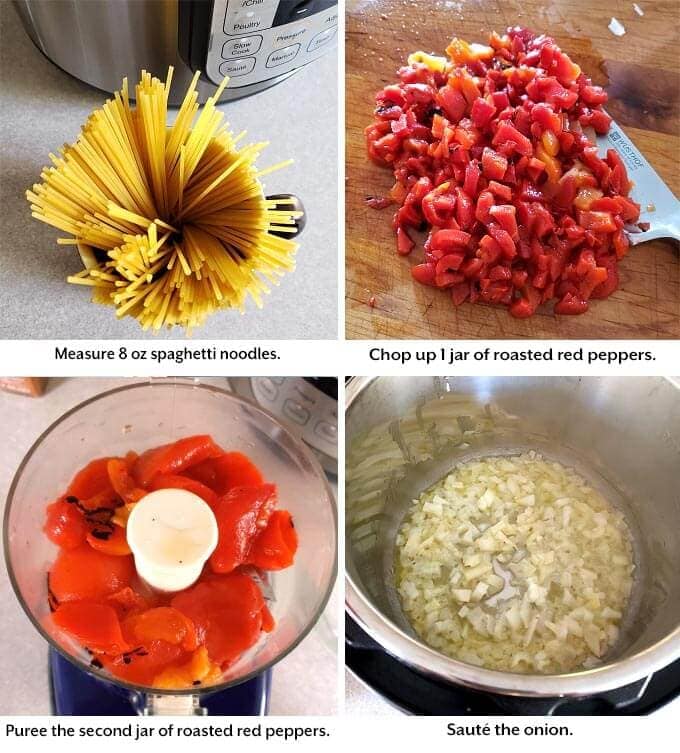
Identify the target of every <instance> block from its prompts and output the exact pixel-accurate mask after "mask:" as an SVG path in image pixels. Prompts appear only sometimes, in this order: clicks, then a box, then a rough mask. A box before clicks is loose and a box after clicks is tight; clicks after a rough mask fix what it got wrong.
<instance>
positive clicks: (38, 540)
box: [4, 380, 337, 713]
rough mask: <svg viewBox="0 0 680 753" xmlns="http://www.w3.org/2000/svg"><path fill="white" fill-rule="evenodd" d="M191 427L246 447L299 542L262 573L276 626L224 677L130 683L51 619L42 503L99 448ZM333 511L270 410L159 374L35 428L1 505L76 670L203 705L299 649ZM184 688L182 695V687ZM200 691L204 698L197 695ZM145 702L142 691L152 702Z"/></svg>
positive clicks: (319, 475) (326, 562) (36, 601)
mask: <svg viewBox="0 0 680 753" xmlns="http://www.w3.org/2000/svg"><path fill="white" fill-rule="evenodd" d="M192 434H210V435H211V436H212V437H213V439H214V440H215V442H217V443H218V444H219V445H221V446H222V447H224V448H225V449H227V450H238V451H241V452H243V453H245V454H246V455H248V456H249V457H250V458H251V459H252V461H253V462H254V463H255V464H256V465H257V467H258V468H259V469H260V470H261V472H262V474H263V476H264V477H265V479H266V480H267V481H269V482H272V483H274V484H276V485H277V487H278V496H279V501H280V505H281V507H284V508H286V509H287V510H289V511H290V513H291V515H292V516H293V520H294V521H295V527H296V530H297V533H298V539H299V547H298V551H297V554H296V557H295V562H294V564H293V565H292V566H291V567H289V568H288V569H285V570H281V571H277V572H271V573H267V575H266V578H265V582H264V585H263V593H264V595H265V598H266V599H267V603H268V606H269V608H270V610H271V612H272V614H273V616H274V619H275V620H276V627H275V628H274V630H273V632H271V633H269V634H262V636H261V638H260V640H259V642H258V643H257V644H256V645H255V646H253V647H252V648H251V649H249V650H248V651H247V652H245V653H244V654H243V655H242V656H241V657H240V659H239V660H238V661H237V662H235V663H234V664H233V665H232V666H230V667H229V668H228V669H227V670H226V671H225V672H224V674H223V676H222V677H221V680H220V682H219V683H218V684H215V685H211V686H206V687H201V688H200V689H198V690H197V689H196V688H191V689H187V690H173V691H166V690H163V691H159V690H154V689H152V688H149V687H143V686H136V685H132V684H129V683H126V682H124V681H122V680H120V679H118V678H116V677H113V676H112V675H110V674H109V673H108V672H106V670H102V669H97V668H95V667H92V666H91V665H90V659H91V657H90V656H89V655H88V654H87V653H86V652H85V650H84V649H83V648H82V647H80V646H79V645H76V644H75V643H73V642H71V641H69V640H68V639H67V638H65V637H63V636H55V635H51V634H49V633H48V631H46V629H45V627H44V622H45V618H46V617H47V615H48V614H49V606H48V599H47V596H48V594H47V571H48V570H49V568H50V565H51V563H52V562H53V561H54V558H55V556H56V554H57V547H56V546H55V545H54V544H52V543H51V542H50V541H49V539H48V538H47V536H46V535H45V534H44V532H43V530H42V527H43V524H44V519H45V507H46V505H47V504H48V503H49V502H51V501H52V500H54V499H56V498H57V497H58V496H59V494H60V493H62V492H63V490H64V489H65V488H66V487H67V485H68V483H69V481H70V479H71V478H72V477H73V475H74V474H75V473H76V471H78V470H79V469H80V468H82V467H83V466H84V465H85V464H86V463H88V462H89V461H90V460H92V459H93V458H96V457H102V456H108V455H119V456H120V455H124V454H125V453H126V452H128V451H130V450H134V451H136V452H142V451H144V450H146V449H148V448H150V447H154V446H157V445H161V444H166V443H169V442H172V441H175V440H177V439H179V438H181V437H185V436H188V435H192ZM336 531H337V512H336V506H335V500H334V497H333V494H332V492H331V490H330V489H329V487H328V484H327V482H326V478H325V476H324V474H323V471H322V470H321V468H320V466H319V464H318V462H317V461H316V459H315V458H314V457H313V455H312V454H311V453H310V452H309V450H308V449H307V448H306V447H305V446H304V445H303V444H302V443H301V442H300V441H299V440H298V439H296V438H295V437H294V436H293V435H291V434H290V433H289V432H288V431H287V430H286V429H285V428H284V427H283V426H282V425H281V424H280V423H279V422H278V421H277V420H276V419H275V418H274V417H273V416H271V415H270V414H269V413H267V412H266V411H264V410H262V408H260V407H259V406H256V405H254V404H252V403H250V402H248V401H246V400H244V399H242V398H240V397H238V396H236V395H234V394H232V393H229V392H226V391H224V390H222V389H219V388H216V387H212V386H208V385H203V384H200V383H196V382H192V381H175V380H155V381H151V382H146V383H139V384H130V385H127V386H125V387H121V388H118V389H114V390H111V391H109V392H104V393H102V394H101V395H97V396H96V397H94V398H92V399H90V400H87V401H86V402H84V403H82V404H80V405H78V406H77V407H75V408H73V409H72V410H70V411H68V412H67V413H65V414H64V415H63V416H61V418H59V419H58V420H57V421H55V422H54V423H53V424H52V426H50V427H49V428H48V429H47V430H46V431H45V432H44V433H43V434H42V436H40V437H39V438H38V439H37V440H36V442H35V443H34V445H33V446H32V447H31V449H30V450H29V452H28V454H27V455H26V457H25V458H24V460H23V462H22V463H21V465H20V467H19V469H18V470H17V472H16V475H15V477H14V481H13V483H12V486H11V488H10V492H9V498H8V501H7V506H6V510H5V521H4V546H5V556H6V559H7V568H8V571H9V575H10V579H11V581H12V584H13V586H14V590H15V592H16V594H17V597H18V599H19V601H20V603H21V605H22V606H23V608H24V610H25V611H26V614H27V615H28V617H29V618H30V620H31V621H32V623H33V625H34V626H35V628H36V629H37V630H38V631H40V633H41V634H42V635H43V637H44V638H45V639H46V640H47V641H48V642H49V643H50V644H51V645H52V646H54V647H55V648H56V649H57V650H58V651H59V652H60V653H61V654H62V655H64V656H65V657H66V658H67V659H69V660H70V661H71V662H73V663H74V664H76V665H77V666H78V667H79V668H80V669H82V670H83V671H85V672H88V673H90V674H92V675H95V676H97V677H99V678H102V679H103V680H106V681H108V682H110V683H113V684H115V685H117V686H121V687H124V688H127V689H129V690H130V691H131V692H133V693H137V694H143V697H144V698H147V699H151V700H150V701H149V703H148V704H147V705H146V706H145V707H144V708H141V709H140V712H143V713H162V708H163V699H165V700H166V704H165V705H166V706H168V705H170V706H171V708H172V710H173V711H174V712H175V713H179V710H180V709H182V708H184V709H187V710H189V711H190V713H196V710H197V709H198V708H199V701H197V700H196V699H197V697H199V696H200V695H202V694H209V693H214V692H217V691H220V690H224V689H226V688H228V687H230V686H233V685H237V684H238V683H241V682H244V681H246V680H248V679H249V678H251V677H253V676H255V675H257V674H259V673H261V672H264V671H265V670H267V669H268V668H269V667H271V666H272V665H273V664H274V663H275V662H277V661H279V660H280V659H282V658H283V657H284V656H286V654H288V653H289V652H290V651H292V650H293V649H294V648H295V647H296V646H297V645H298V643H300V641H302V639H303V638H304V637H305V636H306V635H307V633H308V632H309V631H310V630H311V628H312V627H313V626H314V624H315V623H316V621H317V619H318V618H319V617H320V615H321V613H322V612H323V609H324V607H325V605H326V602H327V600H328V597H329V595H330V592H331V589H332V587H333V583H334V581H335V575H336V557H337V555H336V550H337V545H336V541H337V534H336ZM180 696H186V697H187V698H186V699H185V701H186V702H184V703H183V702H182V701H180V700H178V698H177V697H180ZM199 700H200V699H199ZM145 703H146V701H145Z"/></svg>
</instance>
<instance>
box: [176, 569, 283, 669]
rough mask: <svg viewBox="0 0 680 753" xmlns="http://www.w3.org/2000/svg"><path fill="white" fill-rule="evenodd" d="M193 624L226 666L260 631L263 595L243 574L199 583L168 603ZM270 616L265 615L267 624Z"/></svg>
mask: <svg viewBox="0 0 680 753" xmlns="http://www.w3.org/2000/svg"><path fill="white" fill-rule="evenodd" d="M171 604H172V606H173V607H174V608H175V609H179V611H180V612H183V613H184V614H185V615H187V616H188V617H189V618H190V619H191V620H192V621H193V623H194V625H195V626H196V630H197V633H198V636H199V642H200V643H204V644H205V646H206V648H207V649H208V654H209V656H210V658H211V659H212V661H214V662H217V663H219V664H221V665H222V666H226V665H229V664H231V663H233V662H234V661H236V659H238V657H239V656H240V655H241V654H242V653H243V652H244V651H246V650H247V649H249V648H250V647H251V646H252V645H254V644H255V643H256V642H257V640H258V638H259V636H260V633H261V631H262V626H263V611H264V610H265V609H266V606H265V603H264V598H263V597H262V593H261V592H260V589H259V587H258V586H257V584H256V583H255V581H254V580H253V579H252V578H250V577H249V576H248V575H246V574H245V573H230V574H229V575H223V576H217V577H212V578H209V579H207V580H205V581H202V582H199V583H197V584H196V585H194V586H192V587H191V588H189V589H187V590H186V591H183V592H182V593H179V594H177V595H176V596H175V597H174V598H173V599H172V602H171ZM270 618H271V615H268V618H267V624H268V626H269V620H270Z"/></svg>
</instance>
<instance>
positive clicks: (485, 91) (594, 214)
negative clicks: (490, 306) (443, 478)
mask: <svg viewBox="0 0 680 753" xmlns="http://www.w3.org/2000/svg"><path fill="white" fill-rule="evenodd" d="M447 54H448V56H449V59H445V58H443V57H436V56H433V55H427V54H425V53H422V52H418V53H414V54H413V55H411V56H410V57H409V60H408V63H409V64H408V65H407V66H405V67H403V68H401V69H400V70H399V79H400V80H399V82H398V83H396V84H393V85H390V86H386V87H385V88H384V89H383V90H382V91H380V92H378V94H377V96H376V100H377V109H376V111H375V121H374V123H373V124H372V125H370V126H369V127H368V128H367V129H366V138H367V143H368V151H369V154H370V156H371V158H372V159H373V160H375V161H376V162H377V163H378V164H380V165H383V166H388V167H390V168H391V169H392V170H393V171H394V177H395V179H396V182H395V184H394V186H393V188H392V190H391V192H390V200H391V201H392V202H394V203H395V204H397V205H398V206H399V209H398V210H397V212H396V214H395V216H394V228H395V230H396V235H397V250H398V252H399V253H400V254H403V255H406V254H409V253H410V252H411V251H412V249H413V248H414V246H415V242H414V240H413V238H412V233H413V231H414V230H421V229H426V230H427V231H428V237H427V240H426V242H425V258H424V261H423V262H422V263H418V264H416V265H415V266H413V267H412V274H413V277H414V278H415V279H416V280H417V281H418V282H421V283H424V284H426V285H433V286H436V287H439V288H445V289H448V290H449V291H450V295H451V297H452V299H453V302H454V304H456V305H458V304H461V303H463V302H464V301H468V300H469V301H472V302H475V301H478V300H479V301H484V302H486V303H496V304H501V305H504V306H507V307H508V309H509V310H510V313H511V314H512V315H513V316H516V317H528V316H531V315H532V314H533V313H534V311H535V310H536V308H537V307H538V306H539V305H540V304H541V303H544V302H548V301H552V300H555V301H556V303H555V306H554V310H555V313H557V314H581V313H583V312H584V311H586V310H587V309H588V302H589V300H591V299H592V298H605V297H607V296H608V295H610V294H611V293H612V292H613V291H614V290H615V289H616V287H617V285H618V271H617V266H618V261H619V260H620V259H621V258H622V257H623V256H624V255H625V253H626V251H627V250H628V245H629V244H628V238H627V236H626V233H625V232H624V229H623V228H624V225H626V224H627V223H635V222H636V221H637V219H638V217H639V210H640V207H639V205H638V204H636V203H635V202H633V201H631V199H629V198H628V193H629V191H630V188H631V184H630V182H629V180H628V176H627V174H626V168H625V166H624V164H623V162H622V160H621V158H620V157H619V155H618V154H617V153H616V152H615V151H613V150H609V151H608V152H607V155H606V157H605V158H604V159H601V158H600V157H599V156H598V153H597V149H596V147H595V145H594V144H593V143H592V141H591V140H590V139H589V138H588V136H587V133H586V132H587V131H588V130H590V129H593V130H594V131H595V132H597V133H600V134H602V133H606V132H607V131H608V129H609V124H610V118H609V116H608V115H607V114H606V113H605V112H604V111H603V110H602V107H601V106H602V104H603V103H604V102H606V100H607V95H606V93H605V92H604V91H603V90H602V89H601V88H600V87H599V86H594V85H593V84H592V83H591V81H590V79H589V78H587V77H586V76H585V75H584V74H583V73H582V72H581V69H580V68H579V66H578V65H576V63H574V62H573V61H572V60H570V59H569V57H568V56H567V55H566V54H565V53H564V52H562V51H561V50H560V49H559V47H557V45H556V44H555V42H554V41H553V40H552V39H551V38H550V37H547V36H544V35H541V36H536V35H535V34H533V33H532V32H530V31H528V30H527V29H522V28H517V27H515V28H511V29H508V31H507V33H506V34H504V35H503V36H499V35H498V34H496V33H495V32H494V33H492V34H491V35H490V37H489V44H488V45H481V44H468V43H467V42H464V41H462V40H460V39H454V40H453V41H452V42H451V44H450V45H449V47H448V48H447ZM584 129H585V131H584ZM386 203H388V202H382V201H381V200H369V204H373V205H374V206H377V207H381V206H385V204H386Z"/></svg>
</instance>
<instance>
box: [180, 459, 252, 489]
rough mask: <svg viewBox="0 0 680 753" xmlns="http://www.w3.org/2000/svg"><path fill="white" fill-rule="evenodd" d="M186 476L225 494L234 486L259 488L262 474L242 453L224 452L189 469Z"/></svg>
mask: <svg viewBox="0 0 680 753" xmlns="http://www.w3.org/2000/svg"><path fill="white" fill-rule="evenodd" d="M187 476H189V477H191V478H193V479H196V480H197V481H200V482H201V483H202V484H205V485H206V486H209V487H210V488H211V489H212V490H213V491H214V492H216V493H217V494H226V492H228V491H229V490H230V489H233V488H234V487H236V486H260V485H261V484H263V483H264V479H263V478H262V474H261V473H260V471H259V470H258V469H257V467H256V466H255V464H254V463H253V462H252V461H251V460H250V458H248V457H247V455H244V454H243V453H242V452H225V453H224V455H222V456H221V457H218V458H211V459H210V460H205V461H204V462H202V463H200V464H199V465H196V466H194V467H193V468H191V469H189V471H188V472H187Z"/></svg>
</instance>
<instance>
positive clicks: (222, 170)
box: [26, 68, 300, 330]
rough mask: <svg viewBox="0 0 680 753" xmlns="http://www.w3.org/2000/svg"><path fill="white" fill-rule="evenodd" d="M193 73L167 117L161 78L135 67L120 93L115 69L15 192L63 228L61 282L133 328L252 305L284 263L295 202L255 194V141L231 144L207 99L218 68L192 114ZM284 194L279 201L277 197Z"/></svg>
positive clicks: (195, 319) (185, 321) (292, 247)
mask: <svg viewBox="0 0 680 753" xmlns="http://www.w3.org/2000/svg"><path fill="white" fill-rule="evenodd" d="M198 76H199V74H198V73H196V75H195V77H194V79H193V81H192V83H191V85H190V87H189V90H188V91H187V94H186V97H185V98H184V101H183V103H182V105H181V107H180V109H179V112H178V113H177V119H176V121H175V123H174V125H172V126H168V125H166V117H167V107H168V95H169V92H170V84H171V80H172V68H171V69H170V70H169V71H168V77H167V80H166V81H165V82H163V81H160V80H159V79H157V78H154V77H152V76H151V74H149V73H147V72H146V71H142V77H141V81H140V82H139V84H138V85H137V87H136V90H135V101H136V106H134V107H132V106H131V104H130V98H129V92H128V86H127V80H124V81H123V87H122V89H121V91H119V92H116V93H115V96H114V99H113V100H108V101H107V102H106V104H105V105H104V106H103V107H102V108H101V109H99V110H95V111H94V112H93V113H92V114H91V115H90V117H89V119H88V121H87V123H86V124H85V125H84V126H83V128H82V131H81V133H80V134H79V136H78V138H77V140H76V142H75V144H72V145H67V146H64V148H63V149H62V150H61V156H55V155H53V154H50V159H51V161H52V163H53V167H47V168H45V169H44V170H43V172H42V173H41V178H42V181H43V182H42V183H40V184H36V185H34V186H33V190H32V191H27V192H26V195H27V198H28V200H29V201H30V202H31V209H32V212H33V216H34V217H36V218H37V219H39V220H42V221H43V222H46V223H48V224H50V225H53V226H54V227H56V228H59V229H60V230H62V231H64V232H66V233H69V234H70V235H71V236H72V237H71V238H60V239H58V241H57V243H59V244H62V245H76V246H77V247H78V250H79V252H80V255H81V258H82V259H83V262H84V264H85V269H84V270H83V271H82V272H80V273H78V274H77V275H74V276H72V277H69V278H68V280H69V282H72V283H75V284H78V285H88V286H91V287H92V288H93V300H95V301H97V302H99V303H107V304H111V305H113V306H115V307H116V313H117V315H118V316H119V317H122V316H125V315H128V316H133V317H135V318H136V319H137V320H138V321H139V322H140V324H141V325H142V326H143V327H144V328H145V329H148V328H152V329H154V330H158V329H160V328H161V327H163V326H167V327H172V326H174V325H179V326H181V327H186V328H187V329H191V328H193V327H196V326H198V325H200V324H202V323H203V321H204V320H205V318H206V317H207V316H208V315H209V314H211V313H212V312H213V311H215V310H216V309H219V308H224V307H236V308H238V309H240V310H241V311H243V307H244V304H245V301H246V298H247V297H248V296H249V295H250V296H251V297H252V298H253V299H254V301H255V303H256V304H257V305H258V306H261V305H262V295H263V294H264V293H266V292H268V286H267V283H268V282H269V283H276V281H277V279H278V277H279V276H281V275H282V274H283V273H284V272H286V271H290V270H292V269H293V268H294V255H295V251H296V250H297V244H296V243H294V242H293V241H292V240H290V239H289V238H288V237H287V235H290V236H292V235H293V234H294V233H295V220H296V219H297V218H299V217H300V213H299V212H295V211H294V210H293V208H292V207H293V200H292V199H291V200H290V202H287V201H286V200H285V199H277V200H276V201H273V200H268V199H266V198H265V196H264V193H263V189H262V185H261V183H260V180H259V179H260V177H262V176H263V175H264V174H266V173H269V172H271V171H272V170H275V169H277V168H279V167H283V166H284V165H285V164H289V163H288V162H285V163H281V164H278V165H275V166H273V167H271V168H268V169H266V170H260V171H258V170H257V168H256V167H255V160H256V159H257V157H258V155H259V153H260V151H261V150H262V148H263V147H264V146H266V144H264V143H260V144H250V145H248V146H243V147H239V146H238V142H239V140H240V139H241V138H242V137H243V135H244V134H243V133H241V134H239V135H238V136H236V137H234V136H233V135H232V134H231V132H230V131H229V130H228V128H227V126H226V125H223V124H222V118H223V114H222V113H221V112H220V111H219V110H217V108H216V107H215V105H216V103H217V100H218V99H219V97H220V95H221V93H222V91H223V90H224V87H225V86H226V84H227V80H228V79H225V80H224V81H223V82H222V84H221V86H220V87H219V88H218V89H217V91H216V92H215V94H214V95H213V96H212V97H210V98H209V99H208V100H207V101H206V103H205V105H204V106H203V109H202V110H201V112H200V114H198V115H197V113H198V110H199V106H198V102H197V99H198V95H197V92H196V83H197V81H198ZM288 205H290V206H291V209H288V208H287V207H288Z"/></svg>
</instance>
